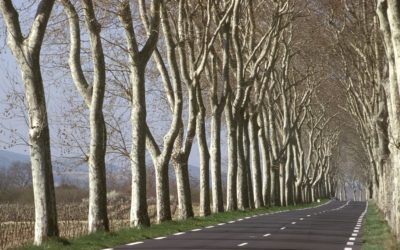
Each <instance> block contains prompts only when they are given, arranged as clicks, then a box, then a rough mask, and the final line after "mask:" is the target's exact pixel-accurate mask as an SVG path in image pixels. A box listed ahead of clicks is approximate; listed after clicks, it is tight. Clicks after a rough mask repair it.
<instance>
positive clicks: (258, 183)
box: [249, 114, 267, 208]
mask: <svg viewBox="0 0 400 250" xmlns="http://www.w3.org/2000/svg"><path fill="white" fill-rule="evenodd" d="M258 129H259V128H258V124H257V116H256V115H255V114H250V117H249V134H250V148H251V171H252V177H253V190H254V205H255V207H256V208H260V207H262V206H264V202H263V195H262V189H261V188H262V179H261V166H260V165H261V163H260V145H259V142H258ZM266 164H267V163H266Z"/></svg>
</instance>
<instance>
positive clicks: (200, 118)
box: [196, 85, 211, 216]
mask: <svg viewBox="0 0 400 250" xmlns="http://www.w3.org/2000/svg"><path fill="white" fill-rule="evenodd" d="M196 96H197V103H198V105H199V112H198V113H197V122H196V129H197V133H196V134H197V142H198V146H199V154H200V216H208V215H210V214H211V207H210V154H209V152H208V145H207V135H206V121H205V119H206V117H205V116H206V107H205V106H204V103H203V97H202V93H201V89H200V85H198V87H197V91H196Z"/></svg>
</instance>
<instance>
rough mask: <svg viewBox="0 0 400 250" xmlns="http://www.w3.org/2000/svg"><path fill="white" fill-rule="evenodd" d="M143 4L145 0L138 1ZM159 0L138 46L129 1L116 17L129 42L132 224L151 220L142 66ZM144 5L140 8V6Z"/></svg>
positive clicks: (153, 37) (153, 41)
mask: <svg viewBox="0 0 400 250" xmlns="http://www.w3.org/2000/svg"><path fill="white" fill-rule="evenodd" d="M139 4H140V5H144V4H145V2H144V1H139ZM160 5H161V1H160V0H153V1H152V2H151V21H150V23H151V25H150V29H149V34H148V39H147V41H146V42H145V44H144V46H143V48H142V49H140V50H139V46H138V43H137V38H136V35H135V31H134V26H133V22H132V16H131V7H130V4H129V1H123V2H122V3H121V5H120V10H119V17H120V20H121V23H122V24H123V26H124V29H125V34H126V40H127V45H128V54H129V65H130V67H129V68H130V71H131V72H130V81H131V84H132V99H131V105H132V111H131V124H132V151H131V162H132V200H131V202H132V203H131V218H130V221H131V226H136V227H137V226H149V225H150V220H149V216H148V212H147V201H146V199H147V197H146V157H145V154H146V133H145V131H146V130H147V125H146V91H145V70H146V66H147V63H148V61H149V59H150V57H151V55H152V53H153V52H154V50H155V48H156V45H157V41H158V33H159V26H160ZM142 9H143V8H142Z"/></svg>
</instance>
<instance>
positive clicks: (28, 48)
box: [0, 0, 59, 245]
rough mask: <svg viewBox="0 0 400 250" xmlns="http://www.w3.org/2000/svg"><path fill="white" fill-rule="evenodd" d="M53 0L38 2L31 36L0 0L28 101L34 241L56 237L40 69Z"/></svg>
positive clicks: (8, 1)
mask: <svg viewBox="0 0 400 250" xmlns="http://www.w3.org/2000/svg"><path fill="white" fill-rule="evenodd" d="M53 5H54V0H42V1H40V2H39V3H38V7H37V11H36V15H35V18H34V21H33V24H32V27H31V29H30V32H29V35H27V36H24V35H23V33H22V29H21V24H20V21H19V18H18V12H17V11H16V9H15V7H14V6H13V3H12V1H11V0H5V1H1V2H0V9H1V12H2V14H3V19H4V22H5V24H6V26H7V43H8V46H9V47H10V49H11V51H12V52H13V54H14V56H15V58H16V59H17V63H18V64H19V66H20V69H21V73H22V78H23V81H24V86H25V96H26V101H27V103H28V116H29V144H30V156H31V164H32V177H33V189H34V200H35V244H36V245H40V244H42V242H43V241H44V240H45V239H46V238H48V237H54V236H55V237H57V236H58V234H59V231H58V225H57V212H56V201H55V194H54V180H53V172H52V163H51V153H50V133H49V125H48V117H47V109H46V99H45V94H44V87H43V79H42V74H41V68H40V51H41V47H42V43H43V38H44V36H45V32H46V27H47V23H48V20H49V18H50V15H51V11H52V9H53Z"/></svg>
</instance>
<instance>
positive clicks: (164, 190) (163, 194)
mask: <svg viewBox="0 0 400 250" xmlns="http://www.w3.org/2000/svg"><path fill="white" fill-rule="evenodd" d="M156 163H157V162H156ZM168 164H169V162H166V163H163V164H160V163H157V164H156V165H155V169H156V196H157V223H161V222H163V221H168V220H171V219H172V217H171V204H170V199H169V194H170V192H169V173H168Z"/></svg>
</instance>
